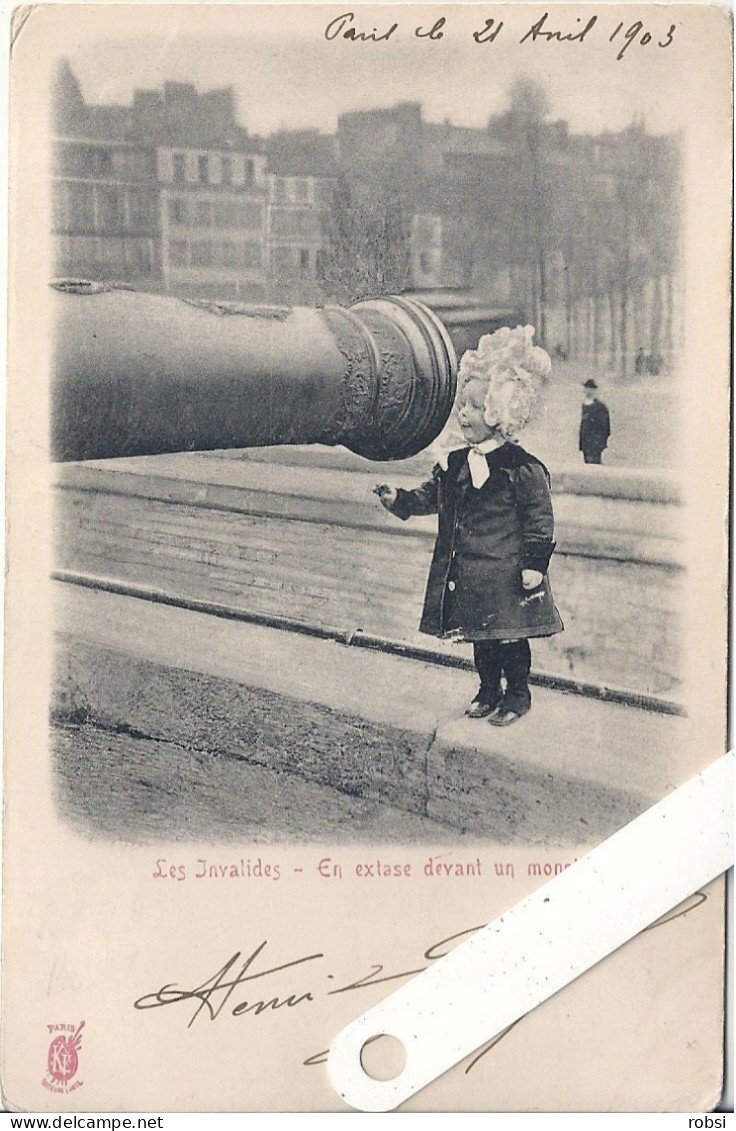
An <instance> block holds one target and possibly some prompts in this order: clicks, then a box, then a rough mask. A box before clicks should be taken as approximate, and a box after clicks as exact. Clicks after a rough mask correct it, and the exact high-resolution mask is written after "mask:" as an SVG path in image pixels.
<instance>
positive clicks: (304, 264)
mask: <svg viewBox="0 0 736 1131" xmlns="http://www.w3.org/2000/svg"><path fill="white" fill-rule="evenodd" d="M299 270H300V271H301V272H302V274H306V272H308V271H309V248H307V247H300V248H299Z"/></svg>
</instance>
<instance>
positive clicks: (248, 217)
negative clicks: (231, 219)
mask: <svg viewBox="0 0 736 1131" xmlns="http://www.w3.org/2000/svg"><path fill="white" fill-rule="evenodd" d="M262 226H263V209H262V207H261V204H260V202H259V201H257V200H244V201H240V202H239V203H238V205H237V223H236V227H238V228H251V229H252V228H261V227H262Z"/></svg>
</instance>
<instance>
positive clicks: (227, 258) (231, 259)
mask: <svg viewBox="0 0 736 1131" xmlns="http://www.w3.org/2000/svg"><path fill="white" fill-rule="evenodd" d="M222 265H223V267H239V266H240V261H239V259H238V245H237V244H236V243H234V242H233V241H232V240H223V243H222Z"/></svg>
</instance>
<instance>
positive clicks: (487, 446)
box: [438, 440, 503, 490]
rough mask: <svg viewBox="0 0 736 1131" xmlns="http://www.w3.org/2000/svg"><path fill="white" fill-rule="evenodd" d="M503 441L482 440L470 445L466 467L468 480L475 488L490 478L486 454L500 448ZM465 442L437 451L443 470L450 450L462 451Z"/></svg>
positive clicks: (478, 487)
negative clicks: (468, 474)
mask: <svg viewBox="0 0 736 1131" xmlns="http://www.w3.org/2000/svg"><path fill="white" fill-rule="evenodd" d="M502 443H503V441H498V440H484V441H483V443H482V444H480V445H478V446H476V447H472V446H471V447H470V450H469V451H468V469H469V471H470V482H471V483H472V484H473V486H474V487H475V489H476V490H480V488H481V487H482V486H483V484H484V483H485V482H486V481H487V480H488V479H489V478H490V475H491V473H490V471H489V470H488V462H487V460H486V456H487V455H489V454H490V452H494V451H495V450H496V449H497V448H500V447H501V445H502ZM466 446H467V445H466V444H463V445H462V446H461V445H458V446H457V447H454V448H446V449H445V450H444V451H441V452H440V453H439V458H438V462H439V465H440V467H441V468H442V469H443V471H447V463H448V457H449V456H450V453H451V452H459V451H464V450H465V448H466Z"/></svg>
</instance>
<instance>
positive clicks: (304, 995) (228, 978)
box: [133, 891, 708, 1073]
mask: <svg viewBox="0 0 736 1131" xmlns="http://www.w3.org/2000/svg"><path fill="white" fill-rule="evenodd" d="M707 898H708V896H707V895H706V893H705V892H702V891H700V892H696V893H695V895H693V896H691V898H690V899H689V900H687V901H686V902H685V903H683V904H681V905H680V906H679V907H678V908H675V909H674V910H673V911H671V912H670V913H669V914H668V915H665V916H663V917H662V918H661V919H658V920H657V921H656V922H655V923H652V924H651V926H649V927H647V928H646V930H653V929H655V928H657V927H662V926H664V925H665V924H666V923H671V922H673V921H674V920H675V919H679V918H680V917H681V916H683V915H687V914H689V912H691V911H694V910H695V909H696V908H697V907H700V906H701V904H703V903H705V901H706V900H707ZM483 926H484V924H482V923H481V924H478V925H477V926H475V927H468V928H466V929H465V930H463V931H458V932H457V933H456V934H454V935H450V936H448V937H447V938H445V939H442V940H440V942H437V943H433V944H432V945H431V946H430V947H428V948H427V949H426V950H425V951H424V954H423V961H424V963H425V964H424V965H419V966H417V967H416V968H415V969H412V970H401V971H397V972H395V973H386V967H385V965H384V964H383V963H374V964H372V965H371V967H370V969H369V970H368V972H367V973H365V974H362V975H361V976H360V977H358V978H351V979H350V980H348V981H346V982H344V983H340V984H339V985H334V984H332V985H330V983H331V982H332V983H334V981H335V978H334V975H333V974H331V973H326V974H325V972H324V969H323V967H324V960H325V954H324V953H323V952H322V951H318V952H316V953H314V954H304V955H302V956H301V957H299V958H293V959H291V960H289V961H288V962H281V963H279V964H278V965H276V966H271V965H268V964H267V963H266V964H265V966H264V956H265V952H266V950H267V949H268V947H269V943H268V940H267V939H264V940H263V942H261V943H260V944H259V945H258V946H257V947H256V948H255V950H253V951H252V952H251V953H250V954H249V955H247V957H245V958H244V957H243V953H242V952H241V951H236V953H235V954H233V955H232V957H231V958H230V959H228V961H227V962H226V963H225V964H224V965H223V966H221V967H220V969H219V970H217V971H216V972H215V973H214V974H212V975H210V977H209V978H205V979H204V981H203V982H201V983H200V984H199V985H198V986H195V987H194V988H193V989H182V988H181V987H179V986H178V985H177V984H176V983H174V982H167V983H166V984H165V985H163V986H161V988H160V989H159V990H156V991H155V992H154V993H148V994H144V995H143V996H142V997H140V998H138V999H137V1001H135V1002H134V1003H133V1004H134V1007H135V1009H157V1008H160V1007H162V1006H171V1005H182V1004H185V1003H188V1004H189V1005H190V1006H192V1007H193V1009H192V1012H191V1016H190V1018H189V1022H188V1025H187V1027H188V1028H191V1026H192V1025H193V1024H194V1022H195V1021H196V1020H197V1018H198V1017H200V1016H204V1017H205V1018H208V1019H209V1020H210V1021H216V1020H217V1018H218V1017H220V1016H221V1015H222V1014H223V1012H224V1011H225V1008H226V1007H227V1009H228V1012H229V1014H230V1015H231V1016H233V1017H241V1016H243V1015H244V1014H250V1015H251V1016H254V1017H259V1016H261V1014H263V1013H274V1012H276V1011H278V1010H281V1009H295V1008H296V1007H297V1006H300V1005H305V1004H306V1003H308V1002H310V1003H311V1002H314V1001H316V1000H318V999H319V998H321V997H333V996H334V995H336V994H345V993H351V992H354V991H356V990H362V989H366V988H367V987H368V986H378V985H382V984H385V983H386V982H395V981H399V980H401V979H404V978H411V977H413V976H414V975H415V974H421V973H422V971H423V970H426V969H427V965H426V964H429V963H432V962H436V961H437V959H439V958H443V957H444V955H445V954H447V953H448V950H451V949H452V947H453V945H454V944H455V943H457V942H459V941H460V940H461V939H463V938H465V937H466V936H468V935H472V934H475V932H476V931H479V930H481V929H482V927H483ZM320 966H321V967H322V969H320ZM307 969H308V970H309V971H310V974H311V977H310V981H309V983H308V985H309V988H307V985H302V986H301V987H300V988H299V990H292V992H290V993H287V994H284V991H283V989H282V990H281V992H280V993H278V994H274V993H273V991H272V989H268V990H267V991H266V992H265V993H263V991H262V989H261V988H260V986H259V985H258V983H262V981H263V979H266V978H270V977H271V976H272V975H274V974H280V975H282V976H283V977H285V976H286V974H285V972H286V971H297V970H298V972H299V974H302V973H303V972H306V970H307ZM320 976H322V977H324V979H325V980H324V982H323V983H322V986H321V988H320V987H319V986H318V984H317V979H318V978H319V977H320ZM251 986H253V987H254V989H255V994H254V995H252V996H251V995H250V987H251ZM328 986H329V988H327V987H328ZM236 991H238V992H237V993H236ZM246 994H249V996H248V997H246V996H245V995H246ZM520 1021H523V1017H521V1018H519V1019H518V1020H517V1021H515V1022H514V1023H513V1025H510V1026H509V1027H508V1028H507V1029H505V1030H503V1032H501V1033H499V1034H498V1035H497V1036H495V1037H494V1038H493V1040H492V1041H490V1042H489V1043H488V1044H486V1045H484V1046H483V1048H482V1049H480V1050H479V1051H478V1052H477V1053H476V1054H475V1056H474V1058H473V1059H472V1060H471V1061H470V1062H469V1064H468V1065H467V1067H466V1069H465V1071H466V1073H468V1072H470V1071H471V1070H472V1069H473V1068H474V1067H475V1066H476V1065H477V1064H478V1062H479V1061H480V1060H481V1059H482V1057H484V1056H485V1055H486V1053H488V1052H490V1050H491V1049H492V1048H494V1047H495V1046H496V1045H497V1044H498V1043H499V1041H501V1040H503V1039H504V1038H505V1037H507V1036H508V1035H509V1033H510V1032H511V1031H512V1030H513V1029H515V1028H516V1026H517V1025H518V1024H519V1022H520ZM326 1059H327V1050H326V1049H325V1050H323V1051H321V1052H318V1053H315V1054H313V1055H312V1056H309V1057H307V1059H306V1060H305V1061H304V1064H305V1065H306V1066H312V1065H316V1064H324V1063H325V1061H326Z"/></svg>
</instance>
